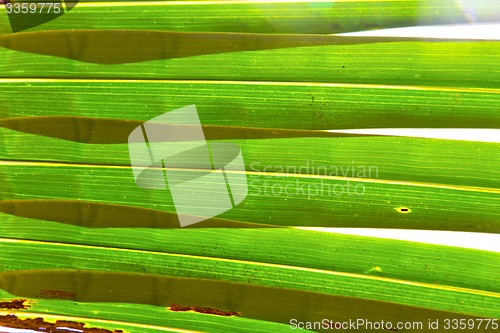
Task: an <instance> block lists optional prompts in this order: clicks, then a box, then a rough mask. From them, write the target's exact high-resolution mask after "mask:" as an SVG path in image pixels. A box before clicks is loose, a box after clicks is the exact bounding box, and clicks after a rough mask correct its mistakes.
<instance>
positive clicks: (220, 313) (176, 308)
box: [169, 304, 240, 317]
mask: <svg viewBox="0 0 500 333" xmlns="http://www.w3.org/2000/svg"><path fill="white" fill-rule="evenodd" d="M169 310H170V311H176V312H178V311H195V312H199V313H205V314H212V315H216V316H226V317H230V316H239V315H240V313H239V312H236V311H222V310H218V309H213V308H203V307H199V306H182V305H179V304H172V305H170V308H169Z"/></svg>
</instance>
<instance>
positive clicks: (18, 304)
mask: <svg viewBox="0 0 500 333" xmlns="http://www.w3.org/2000/svg"><path fill="white" fill-rule="evenodd" d="M24 303H26V300H25V299H14V300H12V301H7V302H0V309H8V310H22V309H29V308H30V307H29V305H28V304H24Z"/></svg>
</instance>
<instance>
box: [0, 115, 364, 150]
mask: <svg viewBox="0 0 500 333" xmlns="http://www.w3.org/2000/svg"><path fill="white" fill-rule="evenodd" d="M142 124H143V122H142V121H138V120H123V119H107V118H88V117H71V116H47V117H45V116H44V117H21V118H4V119H0V127H5V128H9V129H12V130H15V131H19V132H24V133H29V134H36V135H42V136H47V137H52V138H57V139H63V140H68V141H74V142H81V143H92V144H118V143H127V142H129V141H128V137H129V135H130V133H131V132H132V131H133V130H134V129H135V128H137V127H138V126H141V125H142ZM149 126H152V123H149ZM156 126H158V127H160V128H159V129H158V130H161V127H162V126H164V127H165V130H167V129H168V130H173V129H175V131H176V132H178V133H181V132H183V131H186V130H188V129H189V128H190V127H192V126H193V125H181V124H177V125H175V124H160V123H159V124H157V125H156ZM202 127H203V133H204V134H205V138H206V139H207V140H232V139H268V138H269V139H272V138H274V139H275V138H299V137H348V136H349V137H353V136H363V135H362V134H347V133H330V132H327V131H319V130H318V131H315V130H294V129H276V128H253V127H238V126H217V125H202ZM369 136H374V135H369ZM151 141H154V140H151Z"/></svg>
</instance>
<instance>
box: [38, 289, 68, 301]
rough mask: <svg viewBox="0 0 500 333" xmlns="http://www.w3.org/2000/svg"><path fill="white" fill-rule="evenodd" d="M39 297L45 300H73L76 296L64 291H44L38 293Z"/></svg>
mask: <svg viewBox="0 0 500 333" xmlns="http://www.w3.org/2000/svg"><path fill="white" fill-rule="evenodd" d="M38 296H39V297H43V298H57V299H73V298H74V297H75V294H74V293H72V292H69V291H63V290H42V291H40V292H39V293H38Z"/></svg>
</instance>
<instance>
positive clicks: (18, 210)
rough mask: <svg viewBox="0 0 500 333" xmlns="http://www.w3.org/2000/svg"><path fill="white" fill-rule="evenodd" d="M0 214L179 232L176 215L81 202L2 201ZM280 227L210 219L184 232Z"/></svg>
mask: <svg viewBox="0 0 500 333" xmlns="http://www.w3.org/2000/svg"><path fill="white" fill-rule="evenodd" d="M0 212H2V213H5V214H9V215H14V216H20V217H26V218H32V219H39V220H44V221H52V222H59V223H64V224H70V225H75V226H80V227H85V228H158V229H169V228H180V227H181V226H180V224H179V219H178V217H177V214H175V213H172V212H164V211H160V210H154V209H147V208H139V207H131V206H125V205H116V204H104V203H98V202H90V201H80V200H45V199H40V200H2V201H0ZM274 227H279V226H273V225H265V224H258V223H247V222H239V221H232V220H226V219H221V218H210V219H207V220H205V221H202V222H199V223H196V224H192V225H190V226H187V227H185V228H274Z"/></svg>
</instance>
